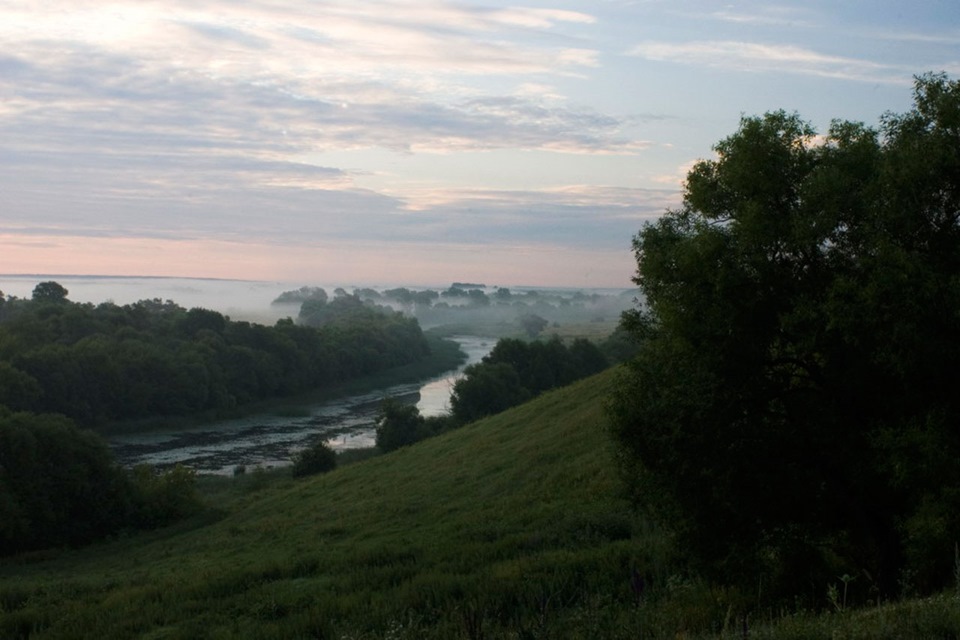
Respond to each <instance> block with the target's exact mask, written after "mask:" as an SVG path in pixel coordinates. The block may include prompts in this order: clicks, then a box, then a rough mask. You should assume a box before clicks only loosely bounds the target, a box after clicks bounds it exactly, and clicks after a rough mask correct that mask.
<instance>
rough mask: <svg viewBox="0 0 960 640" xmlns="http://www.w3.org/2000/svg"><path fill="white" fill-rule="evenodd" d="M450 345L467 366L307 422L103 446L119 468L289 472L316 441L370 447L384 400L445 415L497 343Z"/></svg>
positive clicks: (283, 420) (143, 437)
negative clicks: (468, 373)
mask: <svg viewBox="0 0 960 640" xmlns="http://www.w3.org/2000/svg"><path fill="white" fill-rule="evenodd" d="M451 339H452V340H454V341H455V342H457V343H458V344H459V345H460V348H461V349H462V350H463V351H464V352H465V353H466V354H467V360H466V362H465V363H464V364H463V365H462V366H461V367H460V368H458V369H456V370H453V371H450V372H448V373H446V374H443V375H441V376H438V377H436V378H433V379H431V380H427V381H425V382H419V383H413V384H403V385H396V386H393V387H389V388H386V389H380V390H377V391H373V392H370V393H364V394H360V395H354V396H347V397H345V398H340V399H338V400H334V401H330V402H325V403H323V404H317V405H314V406H309V407H307V408H306V410H305V411H302V413H303V414H304V415H302V416H297V417H282V416H277V415H254V416H248V417H245V418H239V419H235V420H224V421H220V422H214V423H209V424H204V425H202V426H198V427H194V428H191V429H178V430H170V431H163V430H159V431H150V432H149V433H138V434H123V435H116V436H111V437H109V438H108V440H107V441H108V444H109V445H110V447H111V449H113V452H114V455H115V456H116V459H117V461H118V462H119V463H120V464H121V465H123V466H125V467H132V466H135V465H138V464H150V465H154V466H156V467H161V468H162V467H169V466H173V465H176V464H182V465H184V466H186V467H189V468H191V469H194V470H196V471H197V472H198V473H209V474H219V475H229V474H232V473H233V472H234V469H235V468H236V467H237V466H240V465H242V466H245V467H246V468H248V469H250V468H254V467H257V466H261V467H280V466H286V465H289V464H291V456H292V455H293V454H294V453H296V452H297V451H299V450H301V449H304V448H305V447H307V446H309V445H311V444H313V443H314V442H316V441H318V440H326V441H327V443H328V444H329V445H330V446H331V447H332V448H333V449H334V450H337V451H341V450H345V449H357V448H363V447H372V446H373V445H374V441H375V427H374V420H375V419H376V416H377V412H378V410H379V408H380V402H381V401H382V400H383V399H384V398H386V397H394V398H397V399H399V400H401V401H403V402H408V403H410V404H414V403H415V404H416V405H417V407H418V408H419V409H420V414H421V415H423V416H435V415H441V414H443V413H446V412H447V409H448V405H449V400H450V392H451V390H452V388H453V384H454V382H455V381H456V380H457V378H458V377H459V376H460V374H461V373H462V371H463V367H465V366H467V365H469V364H473V363H474V362H479V361H480V360H481V359H482V358H483V356H485V355H486V354H487V353H489V352H490V349H492V348H493V345H494V343H495V342H496V340H490V339H488V338H479V337H475V336H455V337H453V338H451ZM298 409H303V407H298ZM298 412H301V411H298Z"/></svg>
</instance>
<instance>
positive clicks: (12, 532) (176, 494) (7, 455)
mask: <svg viewBox="0 0 960 640" xmlns="http://www.w3.org/2000/svg"><path fill="white" fill-rule="evenodd" d="M197 508H198V501H197V498H196V495H195V492H194V488H193V474H192V472H190V471H187V470H186V469H183V468H181V467H178V468H176V469H174V470H172V471H170V472H167V473H166V474H161V475H158V474H156V473H154V471H153V470H152V469H150V468H147V467H140V468H137V469H135V470H134V471H133V472H129V473H128V472H126V471H124V470H123V469H120V468H119V467H118V466H117V465H116V464H115V462H114V460H113V455H112V454H111V452H110V450H109V449H108V448H107V445H106V444H105V443H104V442H103V440H102V439H101V438H100V437H99V436H97V435H96V434H94V433H92V432H90V431H81V430H79V429H77V428H76V426H74V424H73V422H72V421H71V420H69V419H68V418H65V417H64V416H62V415H52V414H39V415H38V414H32V413H26V412H19V413H14V412H11V411H10V410H8V409H6V408H4V407H2V406H0V556H4V555H9V554H12V553H18V552H22V551H30V550H33V549H44V548H48V547H56V546H64V545H69V546H78V545H82V544H87V543H89V542H92V541H94V540H98V539H101V538H104V537H106V536H109V535H111V534H114V533H117V532H118V531H121V530H127V529H140V528H151V527H156V526H160V525H164V524H167V523H169V522H171V521H173V520H176V519H179V518H182V517H184V516H186V515H188V514H190V513H192V512H193V511H195V510H196V509H197Z"/></svg>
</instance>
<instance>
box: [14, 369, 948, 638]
mask: <svg viewBox="0 0 960 640" xmlns="http://www.w3.org/2000/svg"><path fill="white" fill-rule="evenodd" d="M612 376H613V374H612V373H610V372H608V373H606V374H601V375H600V376H596V377H594V378H590V379H588V380H585V381H583V382H581V383H578V384H576V385H573V386H572V387H569V388H567V389H563V390H559V391H556V392H552V393H548V394H546V395H544V396H542V397H540V398H539V399H537V400H535V401H534V402H531V403H529V404H527V405H524V406H522V407H519V408H517V409H514V410H511V411H509V412H506V413H504V414H501V415H499V416H495V417H493V418H489V419H487V420H484V421H481V422H479V423H476V424H474V425H471V426H468V427H465V428H463V429H461V430H458V431H455V432H452V433H448V434H446V435H444V436H442V437H439V438H436V439H433V440H428V441H425V442H423V443H420V444H418V445H416V446H414V447H411V448H408V449H403V450H400V451H397V452H395V453H393V454H390V455H385V456H382V457H378V458H374V459H370V460H367V461H364V462H360V463H357V464H353V465H350V466H347V467H344V468H342V469H339V470H337V471H334V472H332V473H330V474H328V475H326V476H321V477H315V478H311V479H305V480H300V481H293V480H290V479H273V480H270V479H269V478H264V477H262V476H257V474H252V475H251V476H248V477H246V478H242V479H237V480H224V481H223V482H224V483H226V484H223V485H219V486H215V487H214V489H216V491H215V492H213V493H211V494H210V495H211V496H212V498H213V500H214V501H215V503H216V505H217V509H213V508H211V510H210V511H208V512H207V513H205V514H203V515H202V516H200V517H198V518H196V519H194V520H193V521H191V522H188V523H184V524H182V525H180V526H179V527H175V528H172V529H168V530H165V531H160V532H154V533H151V534H146V535H138V536H135V537H130V538H126V539H120V540H116V541H113V542H110V543H106V544H102V545H98V546H96V547H92V548H88V549H83V550H79V551H57V552H48V553H44V554H34V555H31V556H24V557H19V558H14V559H7V560H5V561H3V565H2V566H0V637H3V638H17V637H28V636H29V637H31V638H90V637H97V638H108V637H109V638H134V637H137V638H338V639H340V638H343V639H347V638H430V637H433V638H499V637H511V638H545V637H554V638H615V637H622V638H637V637H646V638H656V637H662V638H674V637H678V633H679V634H684V633H687V634H689V635H686V636H684V637H694V635H693V633H694V632H705V633H708V632H715V633H726V635H727V637H741V635H742V629H743V622H742V620H741V619H739V618H738V612H739V611H741V610H746V609H744V606H745V605H744V598H740V597H739V596H737V595H736V594H731V593H729V592H727V591H725V590H723V589H711V588H709V587H708V586H706V585H704V584H702V583H700V582H698V581H696V580H693V579H690V578H687V577H685V574H684V572H683V570H682V564H681V563H680V562H679V561H678V560H676V559H671V556H670V554H669V552H668V546H669V538H668V536H666V535H664V534H663V533H662V532H660V531H658V530H657V529H656V528H655V527H653V526H651V525H648V524H647V523H645V522H644V521H642V520H641V519H639V518H638V517H635V516H633V515H631V511H630V510H629V508H628V505H626V504H625V503H624V502H623V501H621V500H620V499H619V498H618V492H617V481H616V477H615V473H614V471H613V468H612V463H611V458H612V453H611V451H610V449H609V448H608V446H609V445H608V439H607V437H606V434H605V432H604V426H603V425H604V420H603V410H602V405H603V399H604V397H605V395H606V393H607V392H608V390H609V388H610V385H611V383H612V380H613V377H612ZM229 483H234V484H229ZM640 578H642V579H643V593H642V594H640V593H639V591H640ZM824 588H826V585H825V587H824ZM931 603H932V604H931ZM955 605H956V602H955V601H953V600H952V599H951V596H943V597H942V598H940V599H938V600H937V599H935V600H932V601H924V602H921V603H915V607H916V611H917V612H919V613H917V614H916V616H914V617H915V618H917V619H919V620H920V622H917V623H916V624H915V625H914V627H910V628H907V629H906V631H907V632H910V631H911V629H925V630H927V631H929V630H930V629H931V627H930V626H929V625H930V624H937V625H940V626H939V629H940V631H941V633H939V634H938V635H922V634H921V635H916V634H914V635H913V636H912V637H957V635H956V633H954V635H953V636H950V635H945V634H944V632H946V631H949V629H950V625H951V624H952V622H951V618H950V617H949V611H952V610H953V609H955V608H957V607H956V606H955ZM906 606H909V605H906ZM876 611H879V612H888V611H892V610H891V609H889V608H886V609H877V610H876ZM906 611H907V610H906V609H901V610H900V612H899V613H896V614H895V613H884V614H883V615H885V616H886V617H885V618H884V620H886V619H888V618H889V619H893V620H894V621H897V620H900V619H906V620H911V619H912V618H911V617H910V615H908V613H904V612H906ZM931 611H932V612H934V613H933V614H931V613H929V612H931ZM945 612H947V613H945ZM857 615H859V614H857ZM871 615H874V614H873V613H871ZM918 616H919V617H918ZM756 617H757V618H759V617H760V616H756ZM874 617H877V616H876V615H874ZM858 620H859V619H858V618H857V617H855V616H854V615H853V614H842V615H839V614H838V615H834V616H827V617H823V618H809V619H808V618H804V617H803V616H791V617H789V618H783V619H780V620H779V622H780V624H781V625H793V626H792V627H790V626H780V627H766V628H765V627H762V625H756V624H754V623H753V622H751V623H750V624H751V625H752V628H751V629H750V631H751V637H764V635H763V634H765V633H766V634H768V635H767V637H777V635H778V634H779V632H780V631H782V632H784V633H787V634H788V635H789V634H790V633H794V635H792V636H791V637H798V638H799V637H805V635H804V634H805V633H806V631H809V630H816V633H815V634H814V637H816V636H820V637H830V634H831V633H835V632H837V629H840V630H841V631H840V635H839V636H838V637H883V635H882V634H873V635H869V636H864V635H856V633H854V632H852V631H851V632H844V631H843V629H844V628H847V629H853V630H856V629H863V628H866V627H864V626H863V624H862V623H860V622H858ZM953 620H954V621H955V622H956V624H957V626H956V629H957V630H960V619H956V618H954V619H953ZM883 624H885V625H887V626H885V627H884V628H887V627H889V624H888V623H887V622H884V623H883ZM890 624H893V623H890ZM897 624H899V623H897ZM838 625H841V626H839V627H838ZM842 625H847V626H846V627H844V626H842ZM923 625H927V626H926V627H924V626H923ZM874 628H876V627H874ZM890 628H894V629H900V631H903V630H904V628H903V627H890ZM790 629H796V630H798V631H796V632H792V631H790ZM778 630H779V631H778ZM770 634H773V635H770ZM887 637H911V635H910V633H906V632H896V633H895V634H894V635H889V636H887Z"/></svg>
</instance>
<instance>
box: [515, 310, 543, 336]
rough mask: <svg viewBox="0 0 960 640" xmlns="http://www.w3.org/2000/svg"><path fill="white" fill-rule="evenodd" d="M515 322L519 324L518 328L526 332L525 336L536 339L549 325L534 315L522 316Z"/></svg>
mask: <svg viewBox="0 0 960 640" xmlns="http://www.w3.org/2000/svg"><path fill="white" fill-rule="evenodd" d="M517 322H519V323H520V326H521V327H523V330H524V331H526V332H527V335H528V336H529V337H531V338H536V337H537V336H538V335H540V333H541V332H542V331H543V330H544V329H546V328H547V325H548V324H550V323H549V322H547V321H546V320H545V319H544V318H541V317H540V316H538V315H537V314H535V313H527V314H524V315H522V316H520V318H518V320H517Z"/></svg>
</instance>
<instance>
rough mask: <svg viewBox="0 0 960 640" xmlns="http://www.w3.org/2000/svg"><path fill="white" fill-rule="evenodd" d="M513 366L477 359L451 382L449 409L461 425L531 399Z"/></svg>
mask: <svg viewBox="0 0 960 640" xmlns="http://www.w3.org/2000/svg"><path fill="white" fill-rule="evenodd" d="M530 396H531V394H530V391H529V390H528V389H526V388H525V387H524V386H523V385H522V382H521V379H520V376H519V375H518V374H517V371H516V369H514V368H513V367H512V366H511V365H509V364H507V363H504V362H496V363H490V362H478V363H476V364H472V365H470V366H468V367H467V368H466V369H464V370H463V377H462V378H460V379H459V380H457V381H456V383H454V385H453V393H452V394H451V396H450V410H451V412H452V413H453V415H454V417H455V418H456V419H457V420H458V421H459V422H460V423H462V424H466V423H468V422H473V421H474V420H479V419H480V418H483V417H484V416H489V415H493V414H495V413H499V412H501V411H504V410H506V409H509V408H510V407H514V406H516V405H518V404H521V403H523V402H526V401H527V400H529V399H530Z"/></svg>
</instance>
